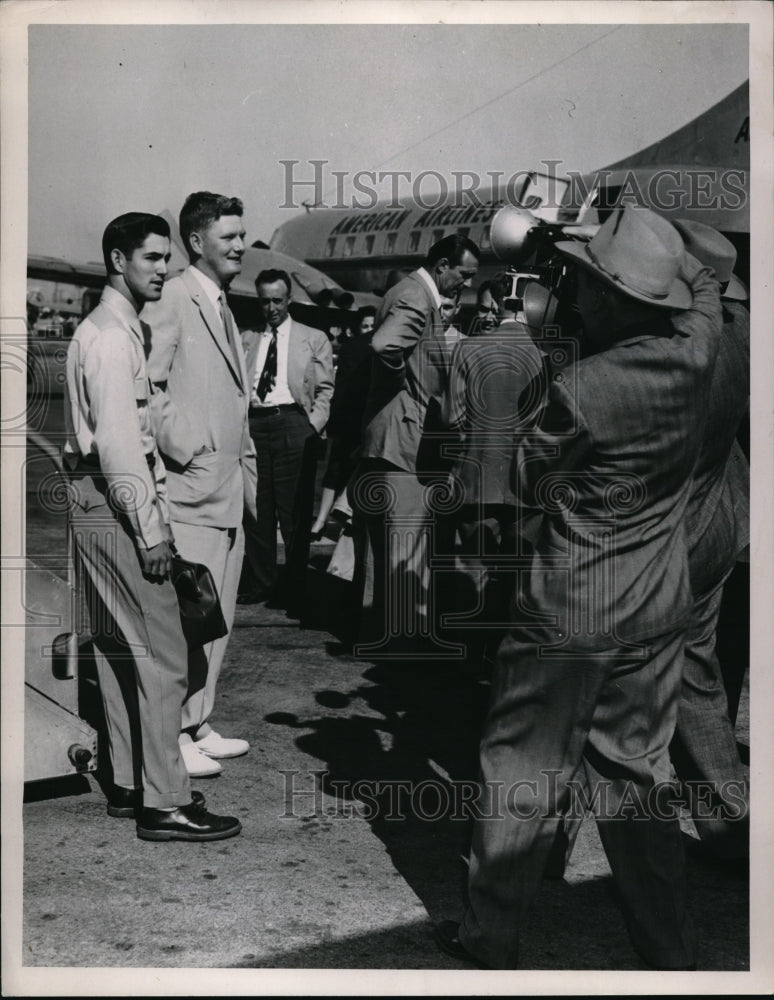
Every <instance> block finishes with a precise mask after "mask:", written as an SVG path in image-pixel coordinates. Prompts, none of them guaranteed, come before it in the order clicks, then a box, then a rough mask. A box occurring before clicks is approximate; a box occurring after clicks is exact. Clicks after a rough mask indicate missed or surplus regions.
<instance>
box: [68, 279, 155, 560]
mask: <svg viewBox="0 0 774 1000" xmlns="http://www.w3.org/2000/svg"><path fill="white" fill-rule="evenodd" d="M92 317H93V318H92ZM150 395H151V385H150V381H149V379H148V373H147V370H146V367H145V352H144V348H143V334H142V327H141V324H140V318H139V316H138V315H137V313H136V312H135V310H134V307H133V306H132V304H131V303H130V302H129V300H128V299H127V298H126V297H125V296H123V295H122V294H121V293H120V292H118V291H116V290H115V289H114V288H111V287H110V286H109V285H108V286H106V287H105V288H104V289H103V292H102V297H101V299H100V304H99V306H98V307H97V309H96V310H94V313H92V314H91V315H90V316H87V317H86V319H85V320H83V322H82V323H81V324H80V325H79V327H78V329H77V330H76V331H75V334H74V336H73V339H72V341H71V343H70V346H69V348H68V351H67V385H66V398H65V427H66V439H65V444H64V449H63V451H64V458H65V463H66V464H67V466H68V467H69V468H70V469H74V468H75V466H76V465H77V460H78V457H79V456H84V457H87V456H90V457H92V458H96V459H97V461H98V462H99V467H100V471H101V473H102V475H103V476H104V477H105V479H106V481H107V483H108V484H109V485H111V486H113V491H112V500H113V503H114V505H115V506H117V507H118V508H119V509H121V510H122V511H123V512H124V513H125V514H126V515H127V517H128V518H129V521H130V523H131V525H132V529H133V532H134V536H135V540H136V541H137V543H138V545H140V546H141V547H143V548H148V549H149V548H152V547H153V546H154V545H158V543H159V542H161V541H164V539H165V538H166V537H167V534H166V530H165V527H164V526H165V524H166V523H168V521H169V514H168V511H167V490H166V470H165V468H164V463H163V462H162V460H161V456H160V455H159V453H158V449H157V447H156V439H155V437H154V433H153V424H152V421H151V413H150V408H149V402H148V401H149V398H150ZM148 456H149V457H150V458H151V459H152V465H153V469H152V471H151V468H150V465H149V461H148Z"/></svg>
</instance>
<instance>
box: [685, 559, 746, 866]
mask: <svg viewBox="0 0 774 1000" xmlns="http://www.w3.org/2000/svg"><path fill="white" fill-rule="evenodd" d="M724 582H725V578H724V579H723V580H721V581H720V582H719V583H718V584H717V586H716V587H715V588H714V589H713V590H711V591H710V592H709V593H707V594H705V595H704V596H703V597H701V598H699V599H698V600H696V601H695V603H694V606H693V614H692V616H691V623H690V627H689V629H688V634H687V636H686V642H685V658H684V663H683V683H682V693H681V697H680V707H679V710H678V713H677V728H676V730H675V735H674V738H673V740H672V744H671V747H670V753H671V755H672V763H673V764H674V768H675V771H676V773H677V777H678V778H679V779H680V781H681V782H683V783H684V793H685V794H686V795H687V798H688V802H689V805H690V807H691V816H692V817H693V821H694V824H695V826H696V832H697V833H698V834H699V836H700V837H701V839H702V840H704V841H706V842H707V844H708V845H709V846H711V847H712V848H713V850H715V851H717V852H718V853H723V854H726V855H728V856H730V857H744V856H746V855H747V853H748V850H749V825H748V821H747V811H748V810H747V806H748V802H747V780H746V775H745V772H744V767H743V766H742V761H741V759H740V757H739V751H738V749H737V746H736V736H735V734H734V727H733V725H732V724H731V720H730V719H729V714H728V700H727V698H726V691H725V688H724V686H723V677H722V674H721V671H720V663H719V662H718V658H717V655H716V653H715V634H716V630H717V623H718V615H719V613H720V603H721V600H722V597H723V585H724ZM694 783H695V784H694Z"/></svg>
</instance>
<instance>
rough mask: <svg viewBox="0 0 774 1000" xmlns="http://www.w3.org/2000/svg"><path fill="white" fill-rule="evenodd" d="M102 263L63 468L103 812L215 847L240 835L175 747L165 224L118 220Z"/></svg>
mask: <svg viewBox="0 0 774 1000" xmlns="http://www.w3.org/2000/svg"><path fill="white" fill-rule="evenodd" d="M102 252H103V256H104V259H105V268H106V270H107V275H108V278H107V284H106V286H105V289H104V290H103V292H102V297H101V298H100V302H99V305H98V306H97V308H96V309H94V311H93V312H91V313H90V314H89V315H88V317H87V318H86V319H85V320H84V321H83V322H82V323H81V324H80V326H79V327H78V329H77V330H76V331H75V335H74V337H73V339H72V341H71V343H70V346H69V348H68V351H67V383H66V390H65V425H66V428H67V438H66V441H65V445H64V462H65V465H66V467H67V469H68V473H69V477H70V488H71V497H72V500H73V503H72V510H71V514H70V527H71V530H72V534H73V540H74V542H75V549H76V557H77V559H78V562H79V564H80V567H81V570H82V573H83V575H84V583H85V590H86V597H87V601H88V606H89V615H90V618H91V632H92V639H93V645H94V652H95V661H96V664H97V673H98V675H99V686H100V693H101V695H102V700H103V704H104V708H105V721H106V725H107V732H108V741H109V744H110V758H111V762H112V768H113V784H112V788H111V790H110V791H109V792H108V813H109V814H110V815H111V816H125V817H130V816H133V817H135V818H136V819H137V833H138V836H139V837H141V838H142V839H144V840H190V841H206V840H220V839H222V838H224V837H233V836H235V835H236V834H238V833H239V831H240V830H241V828H242V827H241V824H240V822H239V820H238V819H236V818H234V817H229V816H215V815H213V814H212V813H209V812H207V810H206V809H205V807H204V799H203V797H202V796H201V795H200V794H199V793H198V792H194V793H193V794H192V793H191V789H190V784H189V780H188V774H187V771H186V767H185V764H184V762H183V760H182V757H181V754H180V750H179V746H178V735H179V730H180V712H181V706H182V704H183V699H184V697H185V691H186V681H187V676H188V668H187V662H186V659H187V657H186V642H185V638H184V636H183V631H182V628H181V626H180V610H179V607H178V602H177V595H176V594H175V590H174V587H173V586H172V584H171V583H170V582H169V579H168V574H169V570H170V566H171V551H170V542H171V541H172V534H171V532H170V526H169V512H168V498H167V489H166V475H165V469H164V464H163V462H162V461H161V458H160V456H159V452H158V449H157V447H156V440H155V437H154V428H153V421H152V418H151V410H150V405H149V400H150V398H151V385H150V382H149V380H148V374H147V369H146V364H145V354H144V342H145V340H146V339H147V332H148V331H147V328H146V327H145V326H144V324H143V323H142V322H141V321H140V318H139V316H138V312H139V310H140V309H142V307H143V305H144V304H145V303H146V302H153V301H157V300H158V299H159V298H160V297H161V290H162V287H163V285H164V278H165V276H166V273H167V264H168V262H169V226H168V225H167V223H166V222H165V220H164V219H162V218H160V217H159V216H157V215H149V214H146V213H144V212H129V213H127V214H126V215H121V216H119V217H118V218H117V219H114V220H113V221H112V222H111V223H110V224H109V225H108V227H107V229H106V230H105V233H104V236H103V239H102ZM135 712H136V714H137V716H138V720H137V721H138V722H139V725H137V726H135V719H134V718H133V715H134V714H135ZM135 736H138V739H139V745H138V744H137V743H135V742H134V737H135ZM140 783H141V786H142V787H141V788H140V787H139V785H140Z"/></svg>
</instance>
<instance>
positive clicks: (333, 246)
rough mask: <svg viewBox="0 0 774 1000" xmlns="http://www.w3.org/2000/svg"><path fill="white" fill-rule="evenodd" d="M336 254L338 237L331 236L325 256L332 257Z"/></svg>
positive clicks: (326, 245) (326, 246)
mask: <svg viewBox="0 0 774 1000" xmlns="http://www.w3.org/2000/svg"><path fill="white" fill-rule="evenodd" d="M335 252H336V237H335V236H331V237H330V238H329V240H328V242H327V243H326V244H325V256H326V257H332V256H333V255H334V253H335Z"/></svg>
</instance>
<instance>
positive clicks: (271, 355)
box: [256, 327, 277, 402]
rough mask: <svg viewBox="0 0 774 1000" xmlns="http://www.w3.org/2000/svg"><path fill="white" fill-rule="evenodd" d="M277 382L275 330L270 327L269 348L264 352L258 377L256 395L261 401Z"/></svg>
mask: <svg viewBox="0 0 774 1000" xmlns="http://www.w3.org/2000/svg"><path fill="white" fill-rule="evenodd" d="M276 382H277V330H276V328H275V327H272V328H271V340H270V341H269V349H268V351H267V352H266V360H265V361H264V363H263V371H262V372H261V377H260V378H259V379H258V388H257V389H256V395H257V396H258V398H259V399H260V401H261V402H263V401H264V400H265V399H266V397H267V396H268V394H269V393H270V392H271V390H272V389H273V388H274V386H275V384H276Z"/></svg>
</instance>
